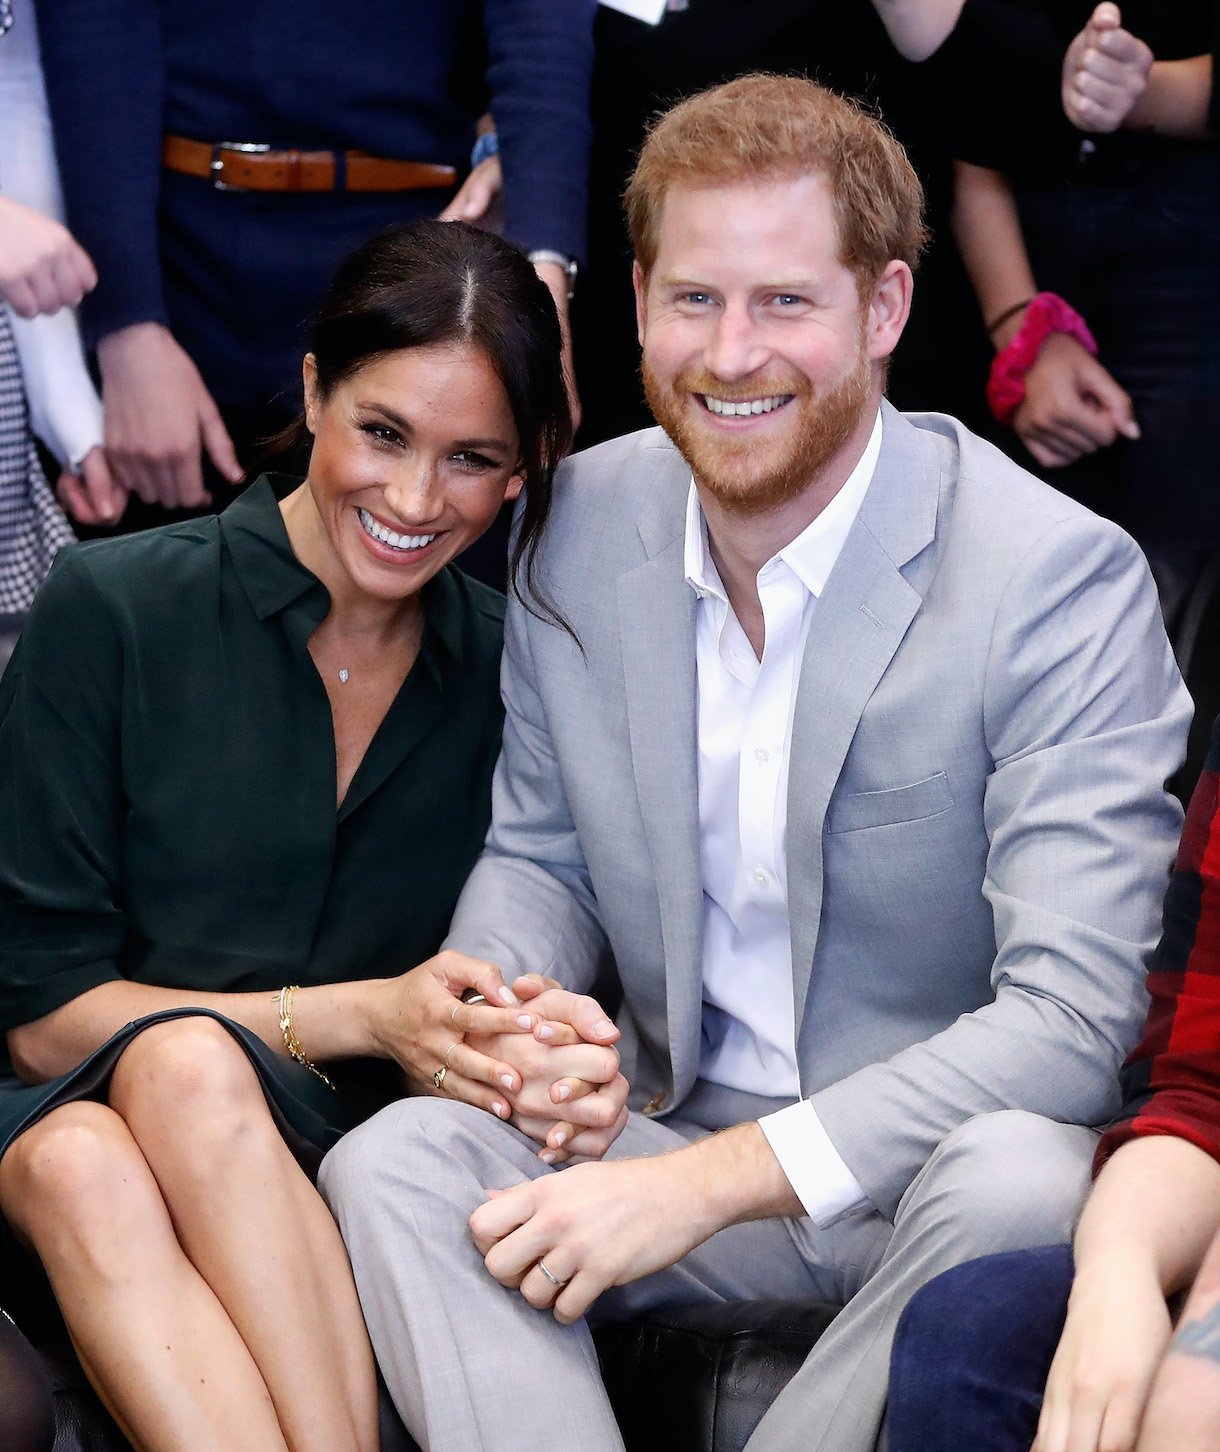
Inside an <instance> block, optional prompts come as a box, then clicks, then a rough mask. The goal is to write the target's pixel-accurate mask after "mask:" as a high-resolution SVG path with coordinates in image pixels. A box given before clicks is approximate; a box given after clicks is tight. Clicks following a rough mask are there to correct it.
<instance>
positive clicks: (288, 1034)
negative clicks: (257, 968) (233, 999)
mask: <svg viewBox="0 0 1220 1452" xmlns="http://www.w3.org/2000/svg"><path fill="white" fill-rule="evenodd" d="M298 986H299V985H298V984H296V983H293V984H291V985H290V986H287V987H284V988H281V989H280V1033H282V1034H283V1035H284V1047H285V1048H286V1049H287V1050H288V1056H289V1058H292V1059H295V1060H296V1061H297V1063H298V1064H303V1065H304V1066H305V1068H307V1069H308V1070H309V1072H310V1073H311V1074H316V1075H317V1076H318V1078H319V1079H321V1081H322V1082H323V1084H325V1085H326V1087H327V1088H328V1089H333V1088H334V1087H335V1086H334V1084H333V1083H332V1081H331V1080H330V1079H328V1078H327V1077H326V1075H325V1074H324V1073H323V1072H322V1070H321V1069H319V1068H318V1066H317V1064H315V1063H314V1062H313V1060H312V1059H311V1058H310V1057H309V1055H308V1054H307V1053H306V1052H305V1050H304V1049H303V1048H302V1047H301V1041H300V1039H299V1038H297V1031H296V1029H294V1028H293V1026H292V995H293V994H294V993H295V992H296V991H297V988H298Z"/></svg>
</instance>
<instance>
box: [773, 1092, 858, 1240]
mask: <svg viewBox="0 0 1220 1452" xmlns="http://www.w3.org/2000/svg"><path fill="white" fill-rule="evenodd" d="M758 1123H759V1125H760V1126H761V1128H762V1132H763V1133H764V1134H765V1135H766V1136H767V1143H768V1144H769V1145H770V1146H771V1150H772V1152H773V1154H774V1155H775V1158H776V1159H777V1160H778V1161H779V1165H780V1169H782V1170H783V1172H784V1174H785V1175H787V1176H788V1183H789V1184H790V1185H791V1186H792V1188H793V1190H794V1191H795V1192H796V1197H797V1199H798V1200H799V1201H800V1202H801V1204H802V1205H803V1206H804V1207H805V1214H806V1215H808V1216H809V1218H810V1220H812V1221H813V1223H814V1224H815V1225H816V1226H818V1228H819V1229H825V1227H826V1226H827V1225H830V1224H831V1223H832V1222H833V1221H835V1220H837V1219H838V1218H839V1216H840V1215H846V1214H847V1212H848V1211H849V1210H859V1209H861V1208H862V1207H863V1206H865V1205H867V1204H868V1196H867V1195H866V1194H865V1193H864V1191H863V1190H862V1189H861V1188H860V1182H859V1181H858V1180H857V1179H856V1177H855V1175H853V1174H852V1172H851V1171H850V1170H849V1169H848V1168H847V1166H846V1165H845V1164H844V1163H843V1157H842V1156H841V1155H840V1154H839V1152H838V1150H837V1149H835V1147H834V1145H833V1144H831V1142H830V1136H829V1135H828V1134H827V1133H826V1131H825V1129H823V1128H822V1121H821V1120H820V1119H819V1118H818V1115H817V1110H815V1109H814V1107H813V1105H812V1104H811V1103H810V1102H809V1100H808V1099H802V1100H801V1101H800V1103H799V1104H790V1105H789V1106H788V1108H787V1109H780V1110H777V1111H776V1113H774V1114H767V1115H764V1116H763V1118H762V1119H760V1120H759V1121H758Z"/></svg>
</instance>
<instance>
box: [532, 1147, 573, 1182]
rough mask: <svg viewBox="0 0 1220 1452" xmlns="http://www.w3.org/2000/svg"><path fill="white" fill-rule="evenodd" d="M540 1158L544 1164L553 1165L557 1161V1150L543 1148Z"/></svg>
mask: <svg viewBox="0 0 1220 1452" xmlns="http://www.w3.org/2000/svg"><path fill="white" fill-rule="evenodd" d="M538 1158H539V1159H540V1160H541V1161H542V1162H543V1164H546V1165H553V1164H554V1163H555V1151H554V1150H543V1151H542V1153H541V1154H540V1155H539V1156H538ZM564 1183H565V1184H566V1183H567V1181H566V1180H565V1181H564Z"/></svg>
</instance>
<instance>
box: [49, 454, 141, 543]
mask: <svg viewBox="0 0 1220 1452" xmlns="http://www.w3.org/2000/svg"><path fill="white" fill-rule="evenodd" d="M55 494H56V497H57V498H58V499H59V502H60V504H61V506H62V507H63V509H64V512H65V513H66V514H67V515H69V517H70V518H72V519H74V520H75V521H76V522H77V524H89V525H95V526H96V525H103V526H104V525H109V524H117V523H118V522H119V520H120V519H121V518H122V516H123V510H124V509H126V507H127V495H126V493H125V492H124V490H123V489H121V488H120V487H119V485H118V484H117V483H115V481H114V479H113V477H112V476H111V473H110V466H109V465H108V464H107V462H106V455H105V454H104V453H103V452H102V450H101V448H100V447H98V448H93V449H90V450H89V452H88V453H87V454H86V455H85V457H84V458H83V459H82V460H81V461H80V465H79V467H78V468H77V469H75V470H73V469H65V470H64V471H63V473H62V474H60V476H59V480H58V482H57V484H56V486H55Z"/></svg>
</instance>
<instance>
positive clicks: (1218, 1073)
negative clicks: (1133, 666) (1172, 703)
mask: <svg viewBox="0 0 1220 1452" xmlns="http://www.w3.org/2000/svg"><path fill="white" fill-rule="evenodd" d="M1218 728H1220V723H1218V726H1214V727H1213V729H1212V740H1211V748H1210V750H1209V753H1208V759H1207V763H1206V767H1205V769H1204V772H1203V775H1202V776H1201V777H1200V780H1199V784H1198V786H1197V787H1196V789H1195V791H1194V794H1193V796H1192V797H1191V802H1190V810H1189V812H1188V813H1187V817H1186V826H1185V828H1184V830H1183V833H1182V840H1181V843H1180V845H1179V848H1178V855H1177V860H1176V862H1175V864H1174V871H1173V876H1172V877H1171V879H1170V883H1169V889H1168V891H1167V893H1166V896H1165V908H1164V920H1163V922H1164V927H1163V932H1162V935H1161V940H1160V943H1159V945H1158V947H1157V951H1156V954H1155V956H1154V958H1153V961H1152V965H1151V968H1150V969H1149V974H1148V988H1149V992H1150V994H1151V999H1152V1002H1151V1007H1150V1009H1149V1013H1148V1019H1147V1025H1146V1027H1145V1031H1144V1036H1143V1039H1142V1041H1141V1042H1140V1044H1139V1047H1138V1048H1137V1049H1136V1050H1135V1051H1134V1052H1133V1053H1132V1055H1131V1057H1130V1058H1129V1059H1128V1061H1127V1063H1126V1065H1125V1066H1124V1068H1123V1073H1122V1080H1123V1089H1124V1099H1125V1103H1124V1107H1123V1110H1122V1112H1121V1114H1120V1115H1119V1117H1118V1119H1116V1120H1115V1122H1114V1123H1113V1124H1112V1125H1111V1126H1110V1128H1109V1129H1108V1130H1107V1131H1106V1134H1105V1136H1104V1137H1103V1139H1102V1142H1101V1145H1100V1147H1099V1150H1098V1155H1097V1163H1098V1165H1100V1166H1101V1169H1100V1173H1099V1174H1098V1177H1097V1183H1096V1185H1095V1186H1094V1188H1093V1193H1092V1194H1091V1195H1090V1197H1089V1200H1088V1203H1087V1204H1086V1206H1085V1209H1084V1212H1083V1214H1082V1215H1081V1218H1080V1224H1079V1226H1078V1227H1077V1231H1076V1237H1075V1260H1076V1275H1075V1279H1074V1281H1073V1284H1072V1293H1071V1299H1070V1301H1069V1303H1068V1316H1067V1324H1066V1326H1065V1327H1064V1331H1063V1335H1062V1337H1061V1338H1060V1342H1059V1348H1058V1350H1057V1352H1056V1353H1055V1360H1054V1363H1053V1364H1052V1367H1051V1372H1050V1376H1049V1378H1048V1380H1047V1387H1046V1396H1045V1400H1044V1402H1043V1409H1042V1417H1041V1421H1040V1423H1039V1429H1038V1439H1037V1441H1036V1442H1035V1444H1034V1452H1099V1449H1102V1448H1105V1449H1110V1448H1120V1449H1130V1448H1132V1447H1134V1446H1135V1445H1136V1438H1137V1434H1138V1432H1139V1428H1140V1422H1141V1418H1143V1416H1144V1410H1145V1404H1146V1403H1147V1402H1148V1397H1149V1392H1150V1389H1151V1391H1152V1401H1151V1403H1149V1405H1148V1419H1147V1423H1146V1425H1145V1428H1144V1435H1143V1438H1142V1439H1141V1440H1140V1441H1139V1446H1140V1448H1141V1449H1145V1448H1146V1449H1148V1452H1151V1449H1153V1448H1155V1449H1157V1452H1210V1449H1212V1448H1214V1447H1215V1446H1216V1445H1217V1440H1218V1439H1220V1368H1217V1367H1215V1366H1208V1365H1207V1361H1206V1357H1207V1355H1208V1353H1207V1352H1206V1350H1200V1349H1198V1347H1197V1345H1196V1346H1195V1347H1194V1348H1193V1349H1192V1333H1191V1331H1190V1328H1191V1326H1192V1325H1198V1324H1199V1322H1200V1321H1201V1320H1202V1321H1206V1320H1208V1319H1210V1320H1211V1321H1212V1322H1213V1323H1214V1322H1215V1321H1216V1315H1215V1313H1216V1307H1217V1305H1218V1304H1220V1251H1218V1250H1217V1247H1216V1244H1215V1236H1216V1233H1217V1230H1218V1229H1220V1013H1218V1012H1217V1007H1218V1005H1220V937H1218V935H1217V928H1218V927H1220V872H1218V871H1217V857H1216V853H1217V847H1218V846H1220V819H1218V817H1217V811H1216V806H1217V781H1218V778H1217V768H1220V729H1218ZM1209 1245H1210V1246H1211V1250H1210V1251H1209V1249H1208V1247H1209ZM1192 1282H1193V1283H1194V1290H1193V1292H1192V1295H1191V1299H1190V1301H1189V1302H1188V1303H1187V1306H1186V1310H1185V1312H1184V1314H1183V1316H1182V1318H1181V1322H1180V1330H1179V1335H1178V1338H1176V1340H1175V1343H1174V1346H1172V1347H1170V1351H1171V1354H1170V1356H1169V1357H1168V1358H1167V1359H1165V1361H1164V1364H1163V1366H1162V1358H1163V1357H1165V1353H1166V1345H1167V1343H1168V1342H1169V1337H1170V1312H1169V1308H1168V1307H1167V1305H1166V1300H1167V1298H1168V1297H1170V1296H1172V1295H1174V1294H1175V1293H1176V1292H1179V1291H1181V1290H1183V1289H1184V1288H1185V1287H1188V1286H1190V1285H1191V1284H1192ZM1183 1338H1185V1345H1184V1346H1183V1345H1182V1344H1181V1343H1182V1340H1183ZM1194 1339H1195V1341H1196V1342H1197V1341H1198V1339H1199V1338H1198V1336H1197V1333H1196V1334H1195V1336H1194ZM1211 1339H1212V1341H1213V1343H1214V1341H1215V1340H1216V1337H1215V1335H1214V1334H1213V1335H1212V1338H1211ZM1177 1349H1180V1350H1181V1352H1182V1354H1181V1355H1178V1354H1177ZM1198 1357H1202V1358H1204V1359H1203V1360H1198V1359H1197V1358H1198ZM1211 1359H1212V1360H1215V1359H1216V1356H1215V1352H1214V1347H1213V1352H1212V1354H1211ZM1158 1367H1160V1368H1161V1369H1160V1370H1159V1371H1158ZM1175 1384H1176V1385H1175ZM1184 1413H1185V1417H1184V1416H1183V1414H1184ZM1154 1424H1156V1425H1155V1426H1154ZM1158 1429H1159V1430H1158Z"/></svg>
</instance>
